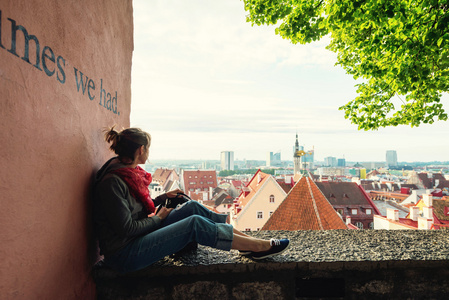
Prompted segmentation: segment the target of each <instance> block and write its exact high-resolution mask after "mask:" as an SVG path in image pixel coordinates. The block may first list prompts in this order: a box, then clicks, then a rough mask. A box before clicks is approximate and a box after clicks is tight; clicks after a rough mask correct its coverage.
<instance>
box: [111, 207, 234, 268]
mask: <svg viewBox="0 0 449 300" xmlns="http://www.w3.org/2000/svg"><path fill="white" fill-rule="evenodd" d="M226 218H227V215H225V214H217V213H215V212H212V211H210V210H209V209H207V208H205V207H204V206H203V205H201V204H200V203H198V202H197V201H188V202H186V203H184V204H183V205H179V206H178V207H177V208H175V209H174V210H173V211H172V212H171V213H170V214H169V215H168V216H167V218H165V219H164V220H163V221H162V225H161V228H159V229H157V230H155V231H153V232H151V233H149V234H147V235H144V236H142V237H139V238H137V239H135V240H134V241H132V242H130V243H129V244H128V245H127V246H125V248H123V249H121V250H120V251H119V252H118V253H116V254H114V255H111V256H109V257H106V258H105V263H106V264H107V265H109V266H110V267H112V268H114V269H116V270H118V271H120V272H122V273H125V272H132V271H137V270H140V269H143V268H145V267H147V266H149V265H151V264H153V263H155V262H156V261H158V260H160V259H161V258H163V257H165V256H167V255H170V254H173V253H176V252H178V251H180V250H182V249H183V248H184V247H185V246H186V245H187V244H189V243H190V242H197V243H199V244H201V245H205V246H210V247H213V248H217V249H221V250H227V251H229V250H230V249H231V244H232V240H233V229H232V226H231V225H229V224H225V223H226Z"/></svg>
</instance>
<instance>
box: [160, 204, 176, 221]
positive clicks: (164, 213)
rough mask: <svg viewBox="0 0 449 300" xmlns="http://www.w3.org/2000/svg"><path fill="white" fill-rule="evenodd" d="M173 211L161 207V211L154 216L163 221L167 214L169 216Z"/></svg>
mask: <svg viewBox="0 0 449 300" xmlns="http://www.w3.org/2000/svg"><path fill="white" fill-rule="evenodd" d="M172 210H173V208H166V207H165V206H164V207H161V209H160V210H159V212H158V213H157V214H156V216H158V217H159V218H160V219H161V220H163V219H165V218H166V217H167V216H168V215H169V214H170V212H171V211H172Z"/></svg>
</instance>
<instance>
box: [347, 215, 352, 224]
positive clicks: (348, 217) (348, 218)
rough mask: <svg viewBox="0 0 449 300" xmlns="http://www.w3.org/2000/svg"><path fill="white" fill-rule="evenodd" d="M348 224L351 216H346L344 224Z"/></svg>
mask: <svg viewBox="0 0 449 300" xmlns="http://www.w3.org/2000/svg"><path fill="white" fill-rule="evenodd" d="M349 224H351V217H350V216H347V217H346V225H349Z"/></svg>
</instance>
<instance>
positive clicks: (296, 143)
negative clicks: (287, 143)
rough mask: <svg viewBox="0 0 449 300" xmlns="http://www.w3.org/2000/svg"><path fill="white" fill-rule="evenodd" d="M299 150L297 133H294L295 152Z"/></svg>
mask: <svg viewBox="0 0 449 300" xmlns="http://www.w3.org/2000/svg"><path fill="white" fill-rule="evenodd" d="M298 150H299V142H298V132H296V142H295V152H296V151H298Z"/></svg>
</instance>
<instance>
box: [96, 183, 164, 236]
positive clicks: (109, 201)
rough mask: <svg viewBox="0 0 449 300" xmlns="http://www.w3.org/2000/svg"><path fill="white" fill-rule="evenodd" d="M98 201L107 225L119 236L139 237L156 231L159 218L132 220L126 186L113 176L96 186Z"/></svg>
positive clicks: (159, 223) (159, 221) (159, 222)
mask: <svg viewBox="0 0 449 300" xmlns="http://www.w3.org/2000/svg"><path fill="white" fill-rule="evenodd" d="M97 188H98V201H100V205H101V208H102V211H103V214H104V215H105V217H106V219H107V220H108V223H109V224H110V226H111V227H112V229H113V230H114V231H115V232H116V233H117V234H118V235H120V236H123V237H129V236H141V235H144V234H147V233H149V232H151V231H154V230H156V229H158V228H159V227H160V225H161V218H160V217H159V216H152V217H150V218H142V219H133V218H132V212H131V210H130V206H131V204H130V202H129V201H128V200H127V199H126V195H127V189H128V187H127V186H126V184H125V183H124V182H123V181H121V180H120V179H118V178H117V177H115V176H111V177H110V178H106V179H104V180H103V181H102V182H101V183H100V184H99V185H98V187H97Z"/></svg>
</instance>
